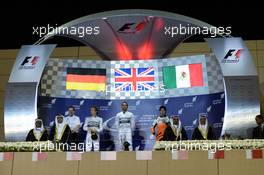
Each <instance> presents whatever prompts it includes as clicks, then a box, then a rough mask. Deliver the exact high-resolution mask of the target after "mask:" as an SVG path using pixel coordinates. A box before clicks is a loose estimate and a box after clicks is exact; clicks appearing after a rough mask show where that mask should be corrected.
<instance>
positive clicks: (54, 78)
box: [41, 55, 224, 99]
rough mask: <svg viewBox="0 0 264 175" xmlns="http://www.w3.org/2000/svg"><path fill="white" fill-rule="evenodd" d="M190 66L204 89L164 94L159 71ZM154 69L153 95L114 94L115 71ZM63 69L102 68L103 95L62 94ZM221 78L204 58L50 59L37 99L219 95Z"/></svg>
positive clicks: (211, 60) (211, 59)
mask: <svg viewBox="0 0 264 175" xmlns="http://www.w3.org/2000/svg"><path fill="white" fill-rule="evenodd" d="M192 63H202V64H203V77H204V83H205V86H203V87H192V88H175V89H166V90H164V87H162V85H163V77H162V67H164V66H172V65H175V66H176V65H185V64H192ZM151 66H152V67H154V71H155V83H156V89H155V90H154V91H136V92H133V91H130V92H115V88H114V80H115V77H114V69H115V68H145V67H151ZM67 67H73V68H105V69H106V76H107V82H106V84H107V88H106V89H107V90H106V92H98V91H83V90H66V74H67ZM223 91H224V86H223V76H222V72H221V68H220V66H219V64H218V62H217V60H216V59H215V58H214V57H213V56H209V57H206V56H205V55H195V56H186V57H178V58H168V59H161V60H130V61H96V60H76V59H57V58H53V59H50V60H49V62H48V64H47V65H46V68H45V71H44V74H43V77H42V80H41V95H42V96H52V97H63V98H84V99H151V98H167V97H177V96H188V95H199V94H208V93H216V92H223Z"/></svg>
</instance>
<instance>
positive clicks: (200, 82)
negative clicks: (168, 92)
mask: <svg viewBox="0 0 264 175" xmlns="http://www.w3.org/2000/svg"><path fill="white" fill-rule="evenodd" d="M163 83H164V86H165V88H166V89H172V88H188V87H194V86H204V79H203V69H202V64H201V63H198V64H189V65H179V66H167V67H163Z"/></svg>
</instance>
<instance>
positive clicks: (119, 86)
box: [115, 67, 155, 91]
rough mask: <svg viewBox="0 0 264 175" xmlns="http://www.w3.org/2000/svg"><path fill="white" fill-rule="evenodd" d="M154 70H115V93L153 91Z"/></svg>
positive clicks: (151, 68)
mask: <svg viewBox="0 0 264 175" xmlns="http://www.w3.org/2000/svg"><path fill="white" fill-rule="evenodd" d="M154 75H155V74H154V68H153V67H149V68H120V69H115V91H149V90H153V89H155V80H154Z"/></svg>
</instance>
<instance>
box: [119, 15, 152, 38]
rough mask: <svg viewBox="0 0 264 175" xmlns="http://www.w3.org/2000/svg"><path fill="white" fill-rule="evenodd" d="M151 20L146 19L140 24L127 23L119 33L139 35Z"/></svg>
mask: <svg viewBox="0 0 264 175" xmlns="http://www.w3.org/2000/svg"><path fill="white" fill-rule="evenodd" d="M150 19H151V18H148V19H145V20H144V21H141V22H139V23H125V24H124V25H123V26H122V27H120V28H119V29H118V30H117V31H118V32H119V33H126V34H127V33H133V34H134V33H138V32H140V31H142V30H143V29H144V28H145V27H146V26H147V24H148V22H149V21H150Z"/></svg>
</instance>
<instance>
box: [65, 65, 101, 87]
mask: <svg viewBox="0 0 264 175" xmlns="http://www.w3.org/2000/svg"><path fill="white" fill-rule="evenodd" d="M105 84H106V70H105V69H91V68H67V76H66V89H67V90H95V91H105Z"/></svg>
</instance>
